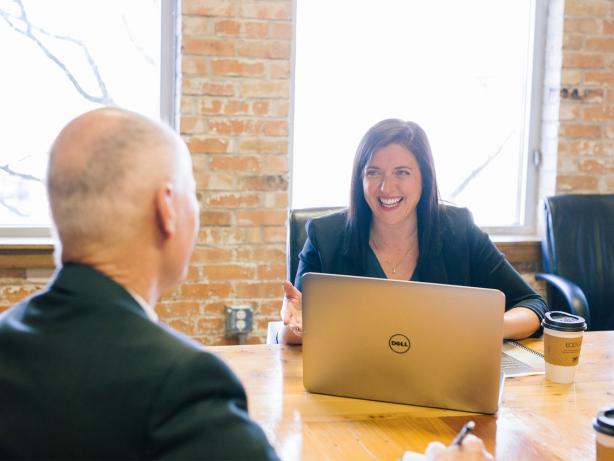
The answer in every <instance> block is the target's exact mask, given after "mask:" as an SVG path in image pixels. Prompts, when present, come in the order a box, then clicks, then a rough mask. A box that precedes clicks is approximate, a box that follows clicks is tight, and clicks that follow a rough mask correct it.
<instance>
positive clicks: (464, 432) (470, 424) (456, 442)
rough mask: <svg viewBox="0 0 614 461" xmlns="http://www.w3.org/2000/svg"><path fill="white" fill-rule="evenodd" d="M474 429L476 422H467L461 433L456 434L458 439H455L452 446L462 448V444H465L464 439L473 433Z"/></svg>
mask: <svg viewBox="0 0 614 461" xmlns="http://www.w3.org/2000/svg"><path fill="white" fill-rule="evenodd" d="M474 428H475V422H473V421H467V422H466V423H465V425H464V426H463V428H462V429H461V430H460V431H459V433H458V434H456V437H454V440H452V443H451V444H450V445H459V446H460V444H461V443H463V439H464V438H465V436H466V435H467V434H469V432H471V431H472V430H473V429H474Z"/></svg>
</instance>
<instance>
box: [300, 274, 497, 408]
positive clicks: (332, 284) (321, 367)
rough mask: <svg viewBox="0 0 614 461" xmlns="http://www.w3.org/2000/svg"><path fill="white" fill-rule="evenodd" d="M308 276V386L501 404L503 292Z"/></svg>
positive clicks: (442, 403) (459, 404) (359, 394)
mask: <svg viewBox="0 0 614 461" xmlns="http://www.w3.org/2000/svg"><path fill="white" fill-rule="evenodd" d="M302 285H303V384H304V386H305V388H306V389H307V390H308V391H310V392H316V393H320V394H331V395H338V396H343V397H354V398H360V399H369V400H381V401H385V402H396V403H405V404H411V405H420V406H427V407H438V408H446V409H453V410H464V411H472V412H478V413H495V412H496V411H497V408H498V406H499V402H500V396H501V391H502V388H503V379H502V374H501V369H500V365H501V347H502V338H503V313H504V311H505V295H504V294H503V293H502V292H500V291H498V290H491V289H484V288H471V287H461V286H454V285H441V284H432V283H421V282H409V281H399V280H387V279H375V278H367V277H351V276H345V275H330V274H315V273H308V274H305V275H304V276H303V280H302Z"/></svg>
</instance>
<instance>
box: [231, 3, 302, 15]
mask: <svg viewBox="0 0 614 461" xmlns="http://www.w3.org/2000/svg"><path fill="white" fill-rule="evenodd" d="M291 13H292V10H291V4H290V2H283V3H281V2H267V1H262V0H251V1H250V0H242V1H241V13H240V15H241V17H244V18H257V19H290V18H291Z"/></svg>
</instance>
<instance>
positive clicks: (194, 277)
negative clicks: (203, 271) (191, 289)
mask: <svg viewBox="0 0 614 461" xmlns="http://www.w3.org/2000/svg"><path fill="white" fill-rule="evenodd" d="M199 280H200V269H199V268H198V267H196V266H188V276H187V277H186V280H185V281H186V282H187V281H189V282H198V281H199Z"/></svg>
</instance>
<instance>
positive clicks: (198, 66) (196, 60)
mask: <svg viewBox="0 0 614 461" xmlns="http://www.w3.org/2000/svg"><path fill="white" fill-rule="evenodd" d="M181 71H182V72H183V73H184V74H187V75H198V74H200V75H202V74H206V73H207V61H205V60H204V59H203V58H202V57H197V56H185V55H184V56H183V57H182V60H181Z"/></svg>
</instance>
